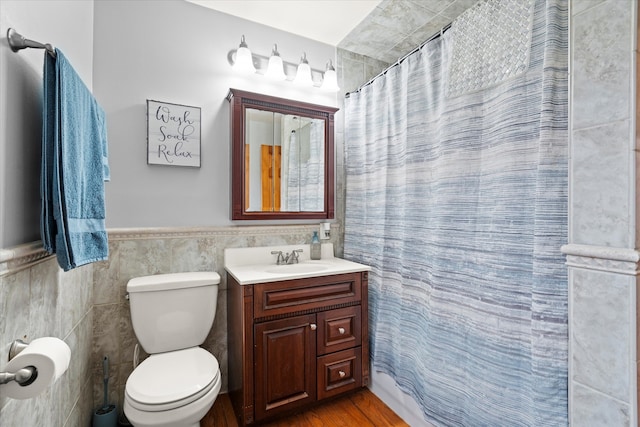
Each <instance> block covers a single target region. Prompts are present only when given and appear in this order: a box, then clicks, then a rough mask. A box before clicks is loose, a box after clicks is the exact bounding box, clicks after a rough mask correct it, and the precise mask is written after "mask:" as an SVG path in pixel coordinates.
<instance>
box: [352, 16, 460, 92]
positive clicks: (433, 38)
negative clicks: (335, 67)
mask: <svg viewBox="0 0 640 427" xmlns="http://www.w3.org/2000/svg"><path fill="white" fill-rule="evenodd" d="M449 28H451V23H449V24H447V25H445V26H444V27H442V28H441V29H440V31H438V32H437V33H435V34H434V35H432V36H431V37H429V38H428V39H427V40H425V41H424V42H422V43H420V44H419V45H418V46H417V47H416V48H415V49H413V50H412V51H411V52H409V53H407V54H406V55H404V56H402V57H400V58H399V59H398V60H397V61H396V62H394V63H393V64H391V65H389V66H388V67H387V68H385V69H384V70H383V71H382V72H381V73H380V74H377V75H376V76H374V77H372V78H371V79H370V80H369V81H368V82H366V83H364V84H362V85H360V86H359V87H358V88H357V89H356V90H352V91H351V92H347V93H346V94H345V95H344V97H345V98H348V97H349V96H350V95H351V94H352V93H355V92H360V91H361V90H362V89H363V88H364V87H366V86H369V85H370V84H371V83H373V81H374V80H376V79H377V78H378V77H380V76H383V75H385V74H386V73H387V71H389V70H390V69H392V68H393V67H395V66H397V65H400V64H401V63H402V61H404V60H405V59H407V58H408V57H409V56H410V55H413V54H414V53H416V52H417V51H419V50H420V49H422V46H424V45H425V44H427V43H429V42H430V41H431V40H435V39H437V38H438V37H440V36H442V35H443V34H444V33H445V32H446V31H447V30H448V29H449Z"/></svg>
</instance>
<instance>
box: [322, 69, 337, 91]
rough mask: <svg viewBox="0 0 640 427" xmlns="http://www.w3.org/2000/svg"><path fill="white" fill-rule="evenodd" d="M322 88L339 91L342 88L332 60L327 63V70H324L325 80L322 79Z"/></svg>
mask: <svg viewBox="0 0 640 427" xmlns="http://www.w3.org/2000/svg"><path fill="white" fill-rule="evenodd" d="M320 89H322V90H326V91H327V92H337V91H339V90H340V87H339V86H338V76H337V74H336V69H335V68H333V65H332V64H331V61H329V63H328V64H327V70H326V71H325V72H324V80H323V81H322V86H320Z"/></svg>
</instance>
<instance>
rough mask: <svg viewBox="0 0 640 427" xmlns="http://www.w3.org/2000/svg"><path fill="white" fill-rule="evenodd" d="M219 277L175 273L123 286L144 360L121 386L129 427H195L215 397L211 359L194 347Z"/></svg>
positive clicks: (203, 332)
mask: <svg viewBox="0 0 640 427" xmlns="http://www.w3.org/2000/svg"><path fill="white" fill-rule="evenodd" d="M219 280H220V276H218V274H217V273H179V274H164V275H156V276H147V277H141V278H136V279H132V280H130V281H129V283H128V284H127V290H128V292H129V298H130V304H131V318H132V323H133V328H134V331H135V333H136V336H137V337H138V340H139V341H140V344H141V345H142V347H143V349H144V350H145V351H146V352H147V353H149V354H150V355H149V357H148V358H147V359H145V360H144V361H143V362H142V363H140V365H138V366H137V367H136V368H135V369H134V370H133V372H132V373H131V375H130V376H129V378H128V379H127V383H126V386H125V396H124V412H125V414H126V416H127V418H128V419H129V421H130V422H131V424H132V425H133V426H134V427H197V426H199V425H200V420H201V419H202V418H203V417H204V416H205V415H206V414H207V412H208V411H209V409H211V407H212V406H213V403H214V401H215V399H216V397H217V396H218V393H219V392H220V387H221V384H222V377H221V374H220V366H219V364H218V361H217V360H216V358H215V357H214V356H213V355H212V354H211V353H209V352H208V351H206V350H205V349H203V348H201V347H199V345H200V344H202V342H203V341H204V339H205V338H206V336H207V334H208V332H209V330H210V329H211V326H212V324H213V318H214V317H215V311H216V310H215V307H216V302H217V294H218V288H217V284H218V283H219Z"/></svg>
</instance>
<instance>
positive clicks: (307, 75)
mask: <svg viewBox="0 0 640 427" xmlns="http://www.w3.org/2000/svg"><path fill="white" fill-rule="evenodd" d="M293 83H295V84H297V85H300V86H313V79H312V78H311V67H310V66H309V62H308V61H307V54H306V53H305V54H304V56H303V57H302V59H301V60H300V64H298V71H297V72H296V78H295V79H294V80H293Z"/></svg>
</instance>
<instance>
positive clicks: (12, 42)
mask: <svg viewBox="0 0 640 427" xmlns="http://www.w3.org/2000/svg"><path fill="white" fill-rule="evenodd" d="M7 41H8V42H9V46H10V47H11V50H12V51H14V52H17V51H19V50H21V49H26V48H28V47H33V48H36V49H46V50H47V52H48V53H49V55H51V56H52V57H54V58H55V57H56V50H55V49H54V48H53V46H51V45H50V44H49V43H46V44H43V43H40V42H37V41H33V40H29V39H26V38H25V37H24V36H23V35H22V34H20V33H18V32H17V31H16V30H14V29H13V28H9V29H8V30H7Z"/></svg>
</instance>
